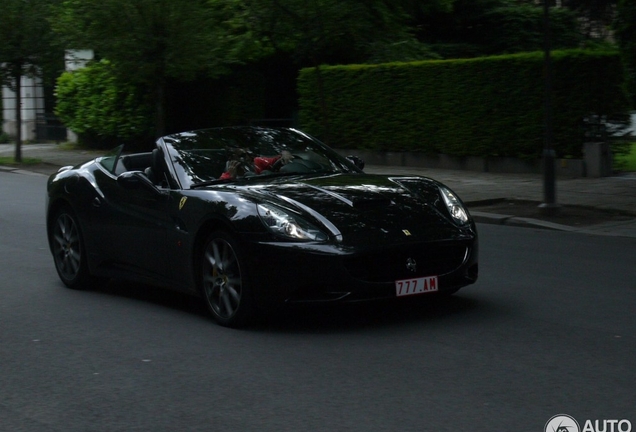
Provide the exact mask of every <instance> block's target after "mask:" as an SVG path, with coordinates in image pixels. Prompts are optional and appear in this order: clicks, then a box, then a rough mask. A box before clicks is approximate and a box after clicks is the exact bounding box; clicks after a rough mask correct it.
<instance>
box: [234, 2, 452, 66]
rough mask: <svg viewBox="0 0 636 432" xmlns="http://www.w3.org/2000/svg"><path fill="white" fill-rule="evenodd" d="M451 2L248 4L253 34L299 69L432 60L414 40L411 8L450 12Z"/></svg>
mask: <svg viewBox="0 0 636 432" xmlns="http://www.w3.org/2000/svg"><path fill="white" fill-rule="evenodd" d="M450 1H451V0H428V1H423V2H418V3H419V6H417V7H416V6H415V3H414V2H410V1H406V0H401V1H397V2H396V1H387V0H367V1H362V2H361V1H359V0H314V1H311V2H308V1H305V0H246V1H245V2H244V3H245V4H246V10H247V14H248V17H249V22H250V24H251V26H252V28H253V29H254V32H255V33H256V34H258V35H261V36H262V37H263V39H265V40H267V41H269V43H270V44H271V45H272V47H274V48H275V49H276V50H278V51H283V52H292V53H294V55H295V57H296V61H297V63H299V64H304V65H314V66H315V65H318V64H343V63H353V62H366V61H369V60H371V59H378V58H381V59H384V60H389V59H390V60H408V59H412V58H413V57H417V58H429V57H430V52H429V50H428V48H427V47H426V46H425V45H421V44H420V43H419V42H418V41H417V40H416V39H415V38H414V37H413V35H412V34H411V30H410V27H409V25H408V20H409V16H408V14H407V13H406V10H407V6H408V7H410V8H411V9H410V10H411V11H415V10H420V8H423V7H425V6H426V7H430V8H437V7H445V5H448V4H449V3H450Z"/></svg>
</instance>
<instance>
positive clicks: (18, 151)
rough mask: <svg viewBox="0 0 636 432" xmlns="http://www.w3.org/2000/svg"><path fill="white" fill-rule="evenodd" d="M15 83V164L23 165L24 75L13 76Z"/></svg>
mask: <svg viewBox="0 0 636 432" xmlns="http://www.w3.org/2000/svg"><path fill="white" fill-rule="evenodd" d="M13 79H14V82H15V86H14V88H15V127H16V134H15V158H14V159H15V162H16V163H22V82H21V81H22V75H21V74H20V72H16V73H15V74H13Z"/></svg>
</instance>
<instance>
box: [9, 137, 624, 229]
mask: <svg viewBox="0 0 636 432" xmlns="http://www.w3.org/2000/svg"><path fill="white" fill-rule="evenodd" d="M14 152H15V147H14V145H13V144H0V156H5V157H6V156H12V155H13V153H14ZM101 154H102V152H99V151H98V152H94V151H86V150H81V151H70V150H62V149H60V148H59V147H58V146H57V145H56V144H25V145H23V146H22V155H23V157H26V158H37V159H40V160H42V162H43V163H45V165H40V166H39V167H37V168H34V169H33V170H32V171H37V173H38V174H40V175H49V174H51V173H53V172H55V171H56V170H57V168H59V167H60V166H64V165H77V164H80V163H82V162H85V161H87V160H89V159H92V158H94V157H96V156H99V155H101ZM0 170H5V171H6V170H12V171H17V172H23V171H21V170H15V169H10V168H8V167H0ZM365 172H367V173H369V174H398V175H420V176H426V177H431V178H434V179H436V180H439V181H441V182H442V183H444V184H446V185H447V186H449V187H450V188H451V189H453V190H454V191H455V192H456V193H457V194H458V195H459V196H460V197H461V198H462V200H463V201H464V202H465V203H466V204H467V206H468V207H469V208H470V209H474V208H480V210H481V209H482V208H483V204H484V203H487V202H493V201H496V200H502V199H509V200H524V201H535V202H538V203H540V202H542V201H543V178H542V176H541V175H534V174H502V173H484V172H475V171H454V170H441V169H428V168H414V167H398V166H379V165H373V166H367V167H366V168H365ZM556 198H557V199H556V201H557V203H558V204H559V205H563V206H583V207H589V208H596V209H603V210H613V211H617V212H620V213H621V214H623V215H626V216H627V217H624V218H623V219H624V220H621V221H609V222H604V223H599V224H595V225H593V226H584V227H572V226H567V225H562V224H555V223H552V222H549V221H545V220H538V219H527V218H522V217H514V216H513V215H505V214H491V213H487V212H483V211H476V210H471V214H472V215H473V217H474V218H475V219H476V220H477V221H478V222H481V223H496V224H505V225H517V226H534V227H541V228H548V229H558V230H564V231H578V232H586V233H589V234H602V235H616V236H625V237H633V238H636V173H626V174H622V175H616V176H613V177H603V178H576V179H571V178H569V179H557V182H556Z"/></svg>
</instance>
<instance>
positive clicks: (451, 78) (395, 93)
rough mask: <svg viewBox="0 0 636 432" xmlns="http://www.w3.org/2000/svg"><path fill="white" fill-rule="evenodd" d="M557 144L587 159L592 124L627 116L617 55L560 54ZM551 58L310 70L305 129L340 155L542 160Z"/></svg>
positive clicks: (303, 97) (303, 102)
mask: <svg viewBox="0 0 636 432" xmlns="http://www.w3.org/2000/svg"><path fill="white" fill-rule="evenodd" d="M552 70H553V74H552V76H553V80H552V82H553V84H552V88H553V93H552V95H553V96H552V101H553V110H552V113H553V116H552V119H553V120H552V124H553V135H554V139H553V146H554V149H555V150H556V152H557V154H558V156H561V157H564V156H573V157H578V156H580V154H581V149H582V142H583V119H584V118H585V117H586V116H587V115H589V114H591V113H595V114H599V115H606V114H614V113H622V112H625V110H626V109H627V106H628V105H627V100H626V98H625V95H624V92H623V90H622V87H621V85H622V80H623V75H622V68H621V66H620V58H619V56H618V53H616V52H614V51H584V50H568V51H555V52H553V53H552ZM544 89H545V67H544V55H543V53H541V52H536V53H523V54H513V55H505V56H495V57H482V58H475V59H463V60H443V61H421V62H411V63H388V64H380V65H349V66H323V67H321V68H319V69H316V68H312V69H303V70H302V71H301V72H300V75H299V78H298V91H299V95H300V100H299V103H300V123H301V126H302V127H303V129H305V130H307V131H308V132H310V133H312V134H314V135H316V136H318V137H320V138H322V139H323V140H325V141H327V142H328V143H329V144H330V145H332V146H334V147H340V148H360V149H375V150H383V151H419V152H424V153H444V154H448V155H452V156H460V157H461V156H486V157H487V156H512V157H524V158H534V157H538V156H539V155H540V154H541V151H542V149H543V147H544V130H545V128H544V124H545V122H544V119H545V116H544V112H545V110H544V107H545V103H544V102H545V98H544V95H545V91H544Z"/></svg>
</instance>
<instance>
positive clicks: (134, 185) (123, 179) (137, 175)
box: [117, 171, 157, 191]
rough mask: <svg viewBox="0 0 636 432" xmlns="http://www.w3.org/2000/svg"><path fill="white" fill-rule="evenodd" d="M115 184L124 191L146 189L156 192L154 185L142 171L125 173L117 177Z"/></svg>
mask: <svg viewBox="0 0 636 432" xmlns="http://www.w3.org/2000/svg"><path fill="white" fill-rule="evenodd" d="M117 184H118V185H119V186H121V187H122V188H124V189H128V190H132V189H139V188H141V187H146V188H149V189H152V190H155V191H157V188H156V187H155V185H153V184H152V182H151V181H150V179H148V177H146V175H145V174H144V173H143V172H142V171H126V172H124V173H121V174H120V175H118V176H117Z"/></svg>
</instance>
